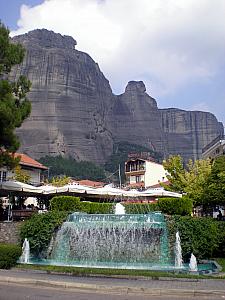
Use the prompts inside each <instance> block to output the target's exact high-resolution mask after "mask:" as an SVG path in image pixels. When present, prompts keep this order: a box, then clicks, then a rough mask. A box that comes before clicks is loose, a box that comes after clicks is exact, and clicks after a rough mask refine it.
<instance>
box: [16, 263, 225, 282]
mask: <svg viewBox="0 0 225 300" xmlns="http://www.w3.org/2000/svg"><path fill="white" fill-rule="evenodd" d="M224 261H225V259H224ZM16 267H17V268H19V269H30V270H42V271H46V272H47V273H49V274H51V273H61V274H68V275H73V276H87V277H89V276H106V277H110V276H112V277H122V276H126V277H131V278H132V277H133V278H135V277H147V278H150V279H155V280H157V279H159V278H160V277H170V278H189V279H202V278H204V279H206V278H207V279H210V278H211V279H212V278H213V279H215V277H214V276H208V275H207V276H204V275H191V274H184V273H173V272H161V271H148V270H124V269H100V268H78V267H66V266H46V265H45V266H43V265H29V264H28V265H26V264H18V265H17V266H16ZM219 278H220V279H221V278H222V277H219ZM224 278H225V277H224Z"/></svg>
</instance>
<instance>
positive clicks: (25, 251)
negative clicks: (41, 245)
mask: <svg viewBox="0 0 225 300" xmlns="http://www.w3.org/2000/svg"><path fill="white" fill-rule="evenodd" d="M29 261H30V243H29V241H28V239H27V238H25V240H24V242H23V246H22V255H21V256H20V262H21V263H25V264H27V263H29Z"/></svg>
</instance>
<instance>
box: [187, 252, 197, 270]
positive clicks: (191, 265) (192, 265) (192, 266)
mask: <svg viewBox="0 0 225 300" xmlns="http://www.w3.org/2000/svg"><path fill="white" fill-rule="evenodd" d="M189 270H190V271H191V272H197V271H198V265H197V259H196V257H195V256H194V254H193V253H191V259H190V263H189Z"/></svg>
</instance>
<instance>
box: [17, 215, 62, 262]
mask: <svg viewBox="0 0 225 300" xmlns="http://www.w3.org/2000/svg"><path fill="white" fill-rule="evenodd" d="M67 216H68V213H67V212H55V211H54V212H48V213H44V214H34V215H33V216H32V217H31V218H30V219H29V220H27V221H26V222H25V223H24V224H23V225H22V227H21V231H20V238H21V242H22V241H23V240H24V239H25V238H27V239H28V240H29V242H30V250H31V253H32V254H34V255H35V256H36V257H39V256H41V255H43V254H45V253H46V251H47V247H48V245H49V243H50V240H51V237H52V235H53V233H54V232H55V231H56V230H57V228H58V227H59V226H60V225H61V224H62V223H63V222H64V221H65V219H66V217H67Z"/></svg>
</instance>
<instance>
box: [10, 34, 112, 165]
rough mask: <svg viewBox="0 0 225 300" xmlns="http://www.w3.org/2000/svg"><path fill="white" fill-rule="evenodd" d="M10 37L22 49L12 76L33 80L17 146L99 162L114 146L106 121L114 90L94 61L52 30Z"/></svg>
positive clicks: (40, 153) (34, 154) (35, 152)
mask: <svg viewBox="0 0 225 300" xmlns="http://www.w3.org/2000/svg"><path fill="white" fill-rule="evenodd" d="M14 41H15V42H20V43H22V44H23V45H24V47H25V48H26V49H27V53H26V58H25V60H24V62H23V64H22V65H21V66H18V67H17V68H15V69H14V71H13V72H12V74H11V76H12V78H13V77H17V76H18V75H20V74H25V75H26V76H27V77H28V78H29V79H30V80H31V81H32V90H31V92H30V95H29V98H30V100H31V102H32V113H31V116H30V117H29V119H27V120H26V121H25V122H24V124H23V126H22V127H21V128H20V129H19V130H18V135H19V137H20V140H21V151H23V152H25V153H28V154H30V155H31V156H32V157H35V158H40V157H41V156H45V155H54V156H55V155H67V156H71V157H74V158H76V159H77V160H90V161H97V162H99V163H103V162H104V161H105V158H106V157H107V155H108V153H111V152H112V147H113V139H112V134H111V132H110V131H109V130H107V128H106V125H105V123H106V115H107V109H108V107H109V104H110V102H111V101H112V100H111V98H112V97H113V95H112V91H111V88H110V85H109V82H108V80H106V78H105V77H104V75H103V74H102V72H101V71H100V69H99V67H98V65H97V64H96V63H95V62H94V61H93V60H92V58H91V57H90V56H89V55H88V54H86V53H83V52H80V51H78V50H76V49H75V45H76V41H75V40H73V39H72V38H71V37H67V36H61V35H60V34H55V33H54V32H51V31H47V30H35V31H31V32H30V33H28V34H25V35H22V36H18V37H15V38H14Z"/></svg>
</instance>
